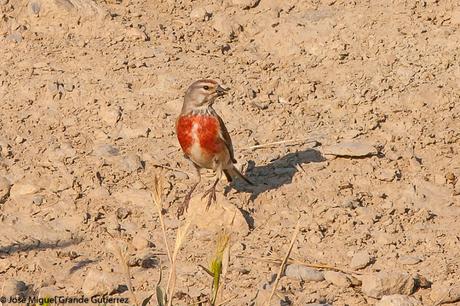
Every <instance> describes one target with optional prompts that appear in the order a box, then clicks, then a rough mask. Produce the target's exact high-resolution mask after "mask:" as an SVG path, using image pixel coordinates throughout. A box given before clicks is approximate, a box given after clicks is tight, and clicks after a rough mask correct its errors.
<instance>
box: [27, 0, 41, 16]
mask: <svg viewBox="0 0 460 306" xmlns="http://www.w3.org/2000/svg"><path fill="white" fill-rule="evenodd" d="M40 9H41V5H40V2H37V1H31V2H29V10H30V12H31V13H32V14H34V15H38V14H39V13H40Z"/></svg>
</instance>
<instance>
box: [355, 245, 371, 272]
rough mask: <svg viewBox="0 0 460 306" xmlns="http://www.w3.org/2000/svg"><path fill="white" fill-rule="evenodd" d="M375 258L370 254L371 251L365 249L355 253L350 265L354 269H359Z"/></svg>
mask: <svg viewBox="0 0 460 306" xmlns="http://www.w3.org/2000/svg"><path fill="white" fill-rule="evenodd" d="M372 260H373V258H372V257H371V255H369V252H367V251H365V250H363V251H359V252H357V253H356V254H355V255H353V258H352V259H351V263H350V267H351V268H352V269H354V270H359V269H363V268H365V267H367V266H368V265H369V264H370V263H371V262H372Z"/></svg>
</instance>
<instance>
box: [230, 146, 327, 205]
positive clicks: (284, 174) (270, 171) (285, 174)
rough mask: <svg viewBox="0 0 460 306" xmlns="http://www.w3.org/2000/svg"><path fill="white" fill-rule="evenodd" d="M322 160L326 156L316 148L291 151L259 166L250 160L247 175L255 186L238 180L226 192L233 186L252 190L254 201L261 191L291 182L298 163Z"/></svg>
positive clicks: (246, 190) (245, 190) (242, 189)
mask: <svg viewBox="0 0 460 306" xmlns="http://www.w3.org/2000/svg"><path fill="white" fill-rule="evenodd" d="M322 161H325V158H324V157H323V155H322V154H321V152H320V151H318V150H316V149H307V150H303V151H298V152H294V153H289V154H286V155H284V156H283V157H280V158H277V159H274V160H272V161H270V162H269V163H268V164H266V165H262V166H257V165H256V163H255V162H254V161H253V160H250V161H248V168H247V171H246V174H245V175H246V176H247V177H248V178H249V179H250V180H251V181H252V182H253V183H254V186H249V185H248V184H245V183H244V182H242V181H241V180H237V181H234V182H233V183H232V184H230V185H229V186H228V187H227V188H226V189H225V193H226V194H227V193H228V192H229V191H230V189H231V188H233V189H235V190H237V191H241V192H250V193H251V197H250V198H249V200H251V201H254V200H255V199H256V198H257V197H258V196H259V195H260V194H261V193H264V192H266V191H268V190H272V189H276V188H279V187H281V186H283V185H284V184H289V183H291V182H292V178H293V177H294V174H295V173H296V172H297V167H296V166H297V165H301V164H306V163H318V162H322Z"/></svg>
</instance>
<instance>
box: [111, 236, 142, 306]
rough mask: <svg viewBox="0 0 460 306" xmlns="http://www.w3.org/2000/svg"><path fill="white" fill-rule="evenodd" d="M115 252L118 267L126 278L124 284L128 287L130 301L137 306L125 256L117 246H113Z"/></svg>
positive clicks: (137, 302)
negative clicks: (118, 263) (119, 266)
mask: <svg viewBox="0 0 460 306" xmlns="http://www.w3.org/2000/svg"><path fill="white" fill-rule="evenodd" d="M115 252H116V255H117V257H118V260H119V261H120V265H121V267H122V269H123V273H124V275H125V277H126V284H127V285H128V291H129V295H130V296H131V299H132V300H133V301H134V305H136V306H137V305H139V301H138V300H137V297H136V295H135V294H134V290H133V283H132V282H131V271H130V269H129V265H128V262H127V260H126V256H125V255H124V254H123V252H122V251H121V248H120V246H119V245H118V244H117V245H116V246H115Z"/></svg>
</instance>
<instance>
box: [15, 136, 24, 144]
mask: <svg viewBox="0 0 460 306" xmlns="http://www.w3.org/2000/svg"><path fill="white" fill-rule="evenodd" d="M26 140H27V139H25V138H24V137H22V136H19V135H18V136H16V138H15V139H14V142H15V143H16V144H21V143H24V142H26Z"/></svg>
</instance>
